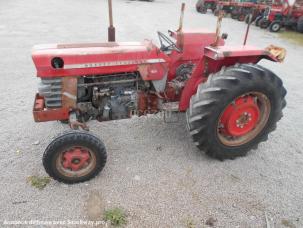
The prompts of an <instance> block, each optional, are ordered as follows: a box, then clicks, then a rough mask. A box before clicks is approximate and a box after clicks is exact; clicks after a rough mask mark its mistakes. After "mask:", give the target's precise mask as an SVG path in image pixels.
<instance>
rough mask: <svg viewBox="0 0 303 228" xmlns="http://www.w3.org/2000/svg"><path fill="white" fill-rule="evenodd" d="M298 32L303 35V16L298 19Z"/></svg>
mask: <svg viewBox="0 0 303 228" xmlns="http://www.w3.org/2000/svg"><path fill="white" fill-rule="evenodd" d="M297 31H298V32H301V33H303V16H302V17H300V18H299V19H298V22H297Z"/></svg>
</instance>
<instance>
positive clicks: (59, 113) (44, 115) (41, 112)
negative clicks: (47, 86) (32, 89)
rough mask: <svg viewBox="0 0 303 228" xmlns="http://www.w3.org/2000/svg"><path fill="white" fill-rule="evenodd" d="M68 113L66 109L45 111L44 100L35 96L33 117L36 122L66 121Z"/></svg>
mask: <svg viewBox="0 0 303 228" xmlns="http://www.w3.org/2000/svg"><path fill="white" fill-rule="evenodd" d="M69 111H70V110H69V109H68V108H66V107H62V108H54V109H45V108H44V98H43V97H40V96H39V95H38V94H36V98H35V102H34V107H33V115H34V120H35V121H36V122H44V121H52V120H67V119H68V118H69Z"/></svg>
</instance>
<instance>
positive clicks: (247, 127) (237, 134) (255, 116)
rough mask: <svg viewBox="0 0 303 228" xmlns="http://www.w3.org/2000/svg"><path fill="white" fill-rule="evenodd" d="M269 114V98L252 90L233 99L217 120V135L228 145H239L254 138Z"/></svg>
mask: <svg viewBox="0 0 303 228" xmlns="http://www.w3.org/2000/svg"><path fill="white" fill-rule="evenodd" d="M269 114H270V102H269V99H268V98H267V97H266V96H265V95H264V94H262V93H259V92H252V93H249V94H245V95H243V96H240V97H238V98H236V99H235V100H233V101H232V102H231V103H230V104H229V105H228V106H227V107H226V108H225V110H224V111H223V112H222V114H221V115H220V118H219V121H218V130H217V132H218V137H219V139H220V140H221V142H222V143H223V144H225V145H228V146H239V145H242V144H244V143H247V142H249V141H251V140H252V139H253V138H255V137H256V136H257V135H258V134H259V133H260V131H262V129H263V128H264V126H265V125H266V123H267V121H268V118H269Z"/></svg>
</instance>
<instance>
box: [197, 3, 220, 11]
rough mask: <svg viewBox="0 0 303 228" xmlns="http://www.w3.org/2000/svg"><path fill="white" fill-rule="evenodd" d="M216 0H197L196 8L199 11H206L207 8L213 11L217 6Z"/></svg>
mask: <svg viewBox="0 0 303 228" xmlns="http://www.w3.org/2000/svg"><path fill="white" fill-rule="evenodd" d="M217 2H218V1H217V0H198V2H197V3H196V10H197V11H198V12H199V13H203V14H205V13H207V10H209V9H210V10H211V11H212V12H214V11H215V10H216V8H217Z"/></svg>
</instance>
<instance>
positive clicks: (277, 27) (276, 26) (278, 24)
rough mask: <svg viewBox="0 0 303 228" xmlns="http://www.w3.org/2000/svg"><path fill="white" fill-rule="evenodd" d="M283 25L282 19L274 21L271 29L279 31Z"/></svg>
mask: <svg viewBox="0 0 303 228" xmlns="http://www.w3.org/2000/svg"><path fill="white" fill-rule="evenodd" d="M281 27H282V25H281V22H280V21H273V22H272V23H271V24H270V26H269V31H271V32H279V31H280V29H281Z"/></svg>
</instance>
